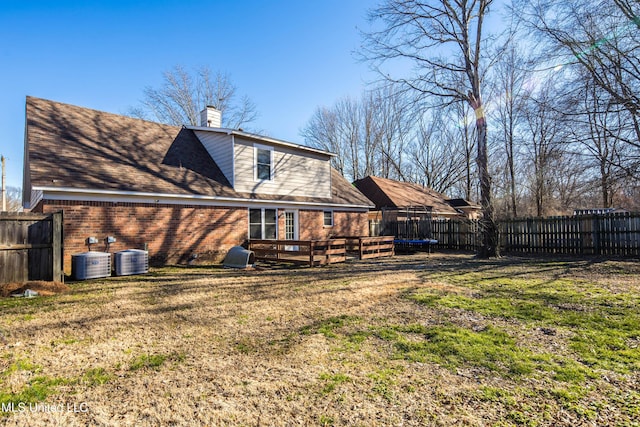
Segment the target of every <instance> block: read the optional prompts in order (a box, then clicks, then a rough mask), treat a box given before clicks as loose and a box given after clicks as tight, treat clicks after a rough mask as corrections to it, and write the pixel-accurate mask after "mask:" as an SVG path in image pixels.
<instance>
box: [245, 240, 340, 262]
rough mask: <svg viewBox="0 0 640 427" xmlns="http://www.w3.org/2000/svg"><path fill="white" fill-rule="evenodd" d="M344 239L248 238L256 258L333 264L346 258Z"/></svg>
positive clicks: (250, 248)
mask: <svg viewBox="0 0 640 427" xmlns="http://www.w3.org/2000/svg"><path fill="white" fill-rule="evenodd" d="M346 245H347V241H346V239H330V240H250V241H249V250H250V251H253V253H254V254H255V257H256V259H262V260H270V261H285V262H292V263H299V264H308V265H310V266H312V267H314V266H317V265H325V264H333V263H336V262H343V261H345V260H346V256H347V253H346Z"/></svg>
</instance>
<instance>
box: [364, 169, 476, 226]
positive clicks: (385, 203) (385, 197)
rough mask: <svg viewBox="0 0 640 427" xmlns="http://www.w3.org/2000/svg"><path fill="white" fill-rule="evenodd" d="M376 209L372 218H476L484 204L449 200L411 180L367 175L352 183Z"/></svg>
mask: <svg viewBox="0 0 640 427" xmlns="http://www.w3.org/2000/svg"><path fill="white" fill-rule="evenodd" d="M353 185H355V186H356V188H357V189H358V190H360V191H361V192H362V194H364V195H365V196H367V198H369V200H371V201H372V202H373V203H374V204H375V206H376V208H375V210H372V211H371V212H370V217H371V219H372V220H382V217H383V214H384V216H385V219H386V220H388V221H398V220H400V221H402V220H407V219H411V218H413V219H423V218H428V219H432V218H435V219H451V218H455V219H462V218H468V219H477V218H478V216H479V215H480V211H481V207H480V206H478V205H476V204H474V203H471V202H469V201H467V200H465V199H449V198H448V197H447V196H445V195H444V194H441V193H438V192H437V191H434V190H433V189H431V188H429V187H425V186H422V185H419V184H413V183H410V182H401V181H395V180H392V179H386V178H379V177H377V176H367V177H365V178H362V179H359V180H357V181H355V182H354V183H353Z"/></svg>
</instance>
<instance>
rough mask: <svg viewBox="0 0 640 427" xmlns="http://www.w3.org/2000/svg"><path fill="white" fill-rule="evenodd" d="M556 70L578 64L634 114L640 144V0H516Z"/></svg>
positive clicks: (633, 141)
mask: <svg viewBox="0 0 640 427" xmlns="http://www.w3.org/2000/svg"><path fill="white" fill-rule="evenodd" d="M515 3H516V5H517V12H516V13H517V14H518V16H520V17H521V18H522V19H523V21H524V22H525V24H526V25H528V26H529V28H531V29H533V30H534V31H535V34H537V35H538V38H539V40H540V41H541V42H542V43H543V46H544V50H545V51H546V52H553V55H552V61H554V62H555V64H554V63H552V64H551V65H552V66H553V65H555V68H556V69H559V68H561V67H572V66H578V67H580V68H581V69H583V70H585V71H586V72H587V73H588V75H589V76H590V78H591V79H592V80H593V82H594V83H595V84H596V85H598V86H599V87H600V88H602V89H603V90H604V91H605V92H607V93H608V94H609V95H610V97H611V98H612V100H613V101H614V102H615V103H616V104H618V105H620V106H622V107H623V108H624V109H626V110H627V111H628V113H629V114H630V116H631V117H630V121H631V122H632V123H633V125H634V133H635V135H634V137H633V138H632V139H628V140H626V142H627V143H629V144H631V145H633V146H634V147H635V148H640V126H639V125H638V123H639V120H640V32H639V31H638V30H639V29H640V19H639V18H638V16H640V2H639V1H638V0H614V1H613V2H612V1H610V0H596V1H583V0H565V1H561V2H560V1H551V0H534V1H531V0H516V1H515Z"/></svg>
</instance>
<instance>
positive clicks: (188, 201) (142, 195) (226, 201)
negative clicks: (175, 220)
mask: <svg viewBox="0 0 640 427" xmlns="http://www.w3.org/2000/svg"><path fill="white" fill-rule="evenodd" d="M32 190H38V191H42V192H43V199H45V200H72V201H87V202H90V201H104V202H116V203H147V204H153V203H162V204H172V205H200V206H221V207H234V206H241V207H251V206H264V205H272V206H277V207H279V208H287V207H290V208H291V209H296V208H307V209H310V210H327V209H328V208H334V209H338V210H344V211H362V210H369V209H373V207H374V206H371V205H343V204H339V203H322V202H296V201H289V200H273V199H268V200H261V199H247V198H234V197H220V196H205V195H199V194H167V193H146V192H137V191H122V190H87V189H79V188H69V187H44V186H34V187H32Z"/></svg>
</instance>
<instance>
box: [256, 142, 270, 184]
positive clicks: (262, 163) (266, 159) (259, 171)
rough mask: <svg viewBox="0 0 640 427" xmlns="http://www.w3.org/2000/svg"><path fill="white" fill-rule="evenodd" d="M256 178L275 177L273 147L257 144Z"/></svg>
mask: <svg viewBox="0 0 640 427" xmlns="http://www.w3.org/2000/svg"><path fill="white" fill-rule="evenodd" d="M254 150H255V178H256V180H257V181H271V180H272V179H273V148H271V147H266V146H260V145H255V146H254Z"/></svg>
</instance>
